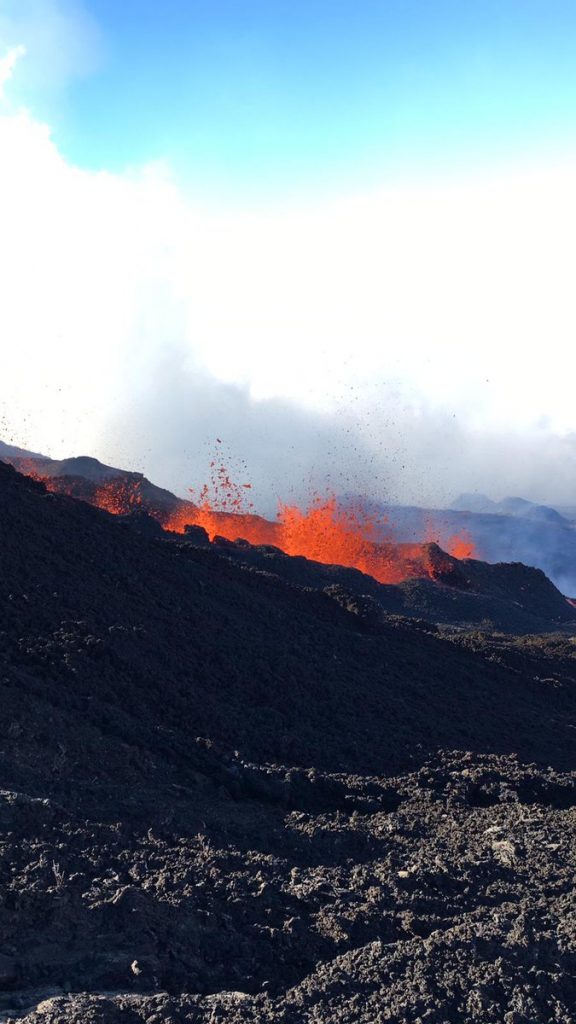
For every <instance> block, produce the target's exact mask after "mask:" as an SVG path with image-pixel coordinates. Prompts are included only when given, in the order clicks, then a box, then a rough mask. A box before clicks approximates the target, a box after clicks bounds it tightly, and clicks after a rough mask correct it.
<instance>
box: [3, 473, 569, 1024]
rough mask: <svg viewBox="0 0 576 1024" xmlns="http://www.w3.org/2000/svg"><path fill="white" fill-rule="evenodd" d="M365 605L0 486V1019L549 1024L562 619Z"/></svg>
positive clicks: (562, 871) (33, 487) (563, 927)
mask: <svg viewBox="0 0 576 1024" xmlns="http://www.w3.org/2000/svg"><path fill="white" fill-rule="evenodd" d="M439 586H440V585H439ZM374 600H375V599H374V598H370V599H366V601H365V602H363V601H361V600H360V599H357V598H354V597H350V596H348V597H345V596H343V593H342V590H337V591H336V592H328V593H326V592H323V591H321V590H317V589H314V588H312V587H308V588H303V587H301V586H298V585H296V584H295V583H288V582H287V581H286V580H284V579H281V578H280V577H279V576H278V575H277V574H274V573H270V572H263V571H262V569H260V568H258V567H257V566H255V565H246V564H245V563H242V561H240V560H238V559H236V558H231V557H230V556H229V553H227V552H226V551H224V550H220V551H219V550H218V548H217V547H211V548H208V549H202V548H198V547H195V546H194V545H191V544H189V543H188V544H187V543H176V542H174V541H171V540H167V539H164V538H162V537H157V536H152V535H151V536H146V534H145V533H143V532H142V531H141V530H138V529H134V528H133V526H132V525H131V524H130V523H122V522H119V521H117V520H114V519H113V517H110V516H108V515H107V514H106V513H103V512H101V511H99V510H97V509H94V508H91V507H89V506H87V505H83V504H81V503H80V502H76V501H74V500H73V499H70V498H65V497H61V496H58V495H48V494H46V493H45V491H44V490H43V488H42V486H41V485H38V484H34V483H33V482H32V481H29V480H25V479H24V478H22V477H19V476H18V475H17V474H16V473H15V472H14V471H13V470H11V469H10V468H9V467H4V466H1V465H0V613H1V618H0V708H1V714H2V730H1V734H0V1021H4V1022H7V1021H23V1022H25V1024H56V1022H60V1021H62V1022H74V1024H81V1022H82V1024H84V1022H88V1024H93V1022H115V1021H118V1022H119V1024H136V1022H149V1024H181V1022H182V1024H184V1022H186V1024H188V1022H198V1024H200V1022H202V1024H204V1022H206V1024H208V1022H216V1021H229V1022H252V1024H256V1022H258V1024H260V1022H264V1024H265V1022H267V1021H269V1022H282V1024H284V1022H285V1024H296V1022H298V1024H300V1022H308V1021H310V1022H312V1021H315V1022H322V1024H324V1022H326V1024H332V1022H354V1024H356V1022H362V1024H368V1022H370V1024H373V1022H376V1021H393V1022H408V1021H409V1022H414V1024H417V1022H426V1024H446V1022H451V1024H457V1022H458V1024H460V1022H464V1024H466V1022H479V1021H486V1022H504V1024H534V1022H543V1024H548V1022H552V1021H555V1022H562V1024H568V1022H572V1021H573V1020H574V1019H575V1014H576V910H575V906H574V898H573V886H574V876H575V868H576V863H575V861H576V850H575V844H574V826H575V824H576V773H575V771H574V767H575V755H576V662H575V659H574V651H575V642H574V641H575V638H574V635H573V633H572V632H571V630H570V628H569V624H565V625H564V627H563V632H561V633H560V632H550V633H541V634H540V635H534V636H530V635H525V636H518V637H516V636H513V635H510V634H504V633H499V634H495V633H486V632H483V631H478V630H462V629H456V630H451V629H450V627H449V626H447V625H444V626H443V627H442V628H441V629H440V630H438V627H437V626H435V625H434V624H430V623H426V622H422V621H415V620H408V619H404V618H402V617H400V616H391V617H390V616H388V617H387V616H386V615H384V614H383V613H382V614H379V613H378V609H377V608H375V605H374Z"/></svg>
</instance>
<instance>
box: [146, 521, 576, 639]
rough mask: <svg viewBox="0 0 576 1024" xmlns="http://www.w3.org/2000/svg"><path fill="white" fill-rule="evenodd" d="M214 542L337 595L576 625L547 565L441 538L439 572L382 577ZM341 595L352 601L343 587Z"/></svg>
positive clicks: (432, 611)
mask: <svg viewBox="0 0 576 1024" xmlns="http://www.w3.org/2000/svg"><path fill="white" fill-rule="evenodd" d="M135 525H136V522H135ZM215 546H216V547H217V548H219V549H220V550H221V551H222V553H223V554H226V555H227V556H228V557H229V558H231V559H233V560H235V561H237V562H244V563H246V564H247V565H250V566H253V567H255V568H258V569H261V570H263V571H265V572H268V573H273V574H274V575H277V576H280V577H281V578H282V579H284V580H286V581H287V582H289V583H295V584H297V585H298V586H300V587H314V588H316V589H325V588H331V589H332V592H333V593H334V596H335V598H338V591H337V590H334V587H335V586H336V587H340V588H344V590H347V591H349V592H351V593H352V594H356V595H369V596H370V597H372V598H374V600H375V601H377V602H378V604H379V605H380V606H381V607H382V608H383V609H384V610H385V611H386V612H388V613H391V614H397V615H405V616H409V617H411V618H414V617H417V618H425V619H429V620H431V621H432V622H435V623H438V624H450V625H460V626H468V627H474V626H482V627H483V628H484V629H492V630H499V631H501V632H505V633H536V632H550V631H551V630H558V629H563V628H565V629H568V630H574V629H576V609H575V608H574V606H573V605H571V604H570V603H569V602H568V601H567V600H566V598H565V597H564V596H563V595H562V594H561V593H560V591H559V590H557V588H556V587H555V586H554V584H553V583H551V582H550V580H549V579H548V578H547V577H546V576H545V575H544V573H543V572H542V570H541V569H534V568H531V567H530V566H526V565H522V564H521V563H519V562H516V563H512V564H505V563H502V564H496V565H489V564H488V563H486V562H481V561H478V560H476V559H473V558H467V559H464V560H462V561H461V560H459V559H457V558H453V557H452V556H451V555H448V554H446V552H445V551H442V550H441V548H439V547H438V545H437V544H423V545H421V547H422V551H423V553H424V556H425V558H427V561H428V563H429V564H430V567H431V572H432V573H433V574H434V576H435V578H414V579H409V580H406V581H405V582H404V583H400V584H383V583H378V582H377V580H375V579H373V578H372V577H371V576H367V575H366V574H365V573H362V572H360V571H359V570H358V569H351V568H347V567H345V566H341V565H324V564H322V563H320V562H313V561H310V559H307V558H303V557H300V556H296V557H291V556H289V555H286V554H284V552H283V551H280V550H279V549H278V548H274V547H268V546H262V547H253V546H252V545H247V544H246V543H243V542H242V541H240V542H237V543H230V542H229V541H226V540H224V539H223V538H220V537H217V538H215ZM339 600H340V603H342V604H345V603H346V600H345V595H344V594H343V593H341V594H340V597H339ZM352 603H353V602H352Z"/></svg>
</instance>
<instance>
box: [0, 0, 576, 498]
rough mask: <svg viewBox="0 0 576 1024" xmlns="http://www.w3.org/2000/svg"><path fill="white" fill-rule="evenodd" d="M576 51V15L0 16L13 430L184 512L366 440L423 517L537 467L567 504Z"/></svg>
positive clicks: (220, 11)
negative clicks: (209, 491)
mask: <svg viewBox="0 0 576 1024" xmlns="http://www.w3.org/2000/svg"><path fill="white" fill-rule="evenodd" d="M575 53H576V4H575V3H574V0H570V2H568V0H545V2H544V0H538V2H536V0H516V2H512V0H458V2H456V0H382V2H381V3H375V2H367V0H356V2H355V3H352V2H350V3H341V2H340V3H339V2H338V0H332V2H330V3H328V2H325V0H316V2H314V0H308V2H306V3H305V2H303V0H291V2H290V3H287V2H285V0H267V2H266V3H264V2H263V0H246V2H242V0H205V2H202V3H200V2H196V0H178V2H176V0H163V2H162V3H160V2H159V0H155V2H151V0H0V154H1V157H0V224H1V225H2V230H1V231H0V284H1V286H2V302H1V303H0V338H10V339H11V344H10V345H9V346H5V348H4V349H3V351H2V357H3V363H2V373H1V374H0V426H1V424H2V423H3V422H5V423H9V424H11V427H10V431H11V433H10V436H12V437H13V439H14V441H15V443H18V444H20V445H21V446H23V447H29V448H31V449H34V450H44V451H47V452H48V453H50V454H53V455H58V456H65V455H69V454H70V453H71V452H83V453H86V452H89V453H92V454H95V455H100V457H102V458H103V459H104V461H109V462H117V463H120V464H126V465H132V466H134V467H135V468H140V469H143V470H144V471H145V472H147V473H148V475H149V476H152V477H153V478H154V479H157V480H158V482H160V483H164V484H166V485H167V486H170V487H173V488H178V487H181V486H182V485H184V484H185V483H186V482H188V483H191V484H192V483H194V484H198V482H200V483H201V482H202V476H201V469H198V471H197V472H195V473H192V472H191V469H190V464H189V462H188V461H187V460H188V459H189V457H190V452H195V451H196V452H197V451H200V450H203V448H202V445H203V444H204V441H205V440H206V439H207V438H211V437H213V436H220V437H224V438H225V439H227V440H231V439H232V441H234V442H235V441H236V439H238V438H241V439H242V444H241V446H240V448H239V450H238V451H237V454H238V456H239V457H240V456H241V457H242V458H248V455H249V453H250V450H252V454H253V456H254V460H255V462H256V463H257V464H258V465H260V466H262V465H264V464H266V465H275V464H276V462H277V453H278V451H279V450H280V449H281V448H282V446H283V445H284V444H285V440H286V429H287V428H286V423H287V422H288V419H289V416H288V412H289V411H290V410H292V413H293V415H294V417H295V422H296V421H298V422H300V423H302V422H303V421H302V420H301V419H300V420H298V416H300V414H301V415H303V416H304V417H305V418H306V416H308V415H310V416H312V417H313V422H312V420H311V421H310V424H312V425H311V426H310V431H312V433H311V434H310V437H309V443H308V442H306V441H302V442H301V444H300V446H299V448H300V450H301V451H303V452H307V451H308V450H309V451H310V452H311V453H313V452H314V451H315V450H316V449H315V443H314V436H313V435H314V431H315V430H316V426H314V424H316V423H317V420H316V419H314V417H321V418H322V417H328V418H330V417H333V419H332V420H331V421H330V422H334V423H335V422H338V423H341V422H342V420H343V418H344V420H346V417H347V416H352V418H353V419H354V423H355V426H354V430H360V429H361V430H362V431H364V433H363V435H362V436H363V437H364V439H365V443H366V444H367V445H368V447H369V448H370V451H373V453H374V458H375V460H376V464H377V465H378V466H379V467H380V469H381V473H382V479H388V474H389V473H390V472H391V466H392V463H393V461H394V460H393V459H392V458H391V457H390V452H398V453H400V454H399V455H398V459H397V462H398V465H400V466H401V467H402V473H401V474H400V477H399V478H398V480H399V483H398V486H399V491H398V493H400V492H401V493H402V494H403V497H404V498H406V499H409V500H411V501H412V500H417V501H418V500H421V499H422V500H426V501H428V502H433V501H440V502H441V503H442V502H443V501H444V499H445V498H446V497H447V496H448V498H449V497H450V491H451V490H452V489H454V492H456V491H461V490H474V489H475V487H479V488H480V489H481V490H484V491H486V492H487V493H490V494H494V495H495V496H498V493H507V492H510V491H513V492H517V493H520V494H524V495H526V496H528V497H531V496H537V497H538V496H539V500H548V499H549V497H550V494H547V492H546V490H545V489H544V490H543V489H541V488H540V483H539V481H540V479H541V475H542V474H541V469H540V466H541V464H542V461H543V459H544V454H543V452H544V450H546V452H548V453H549V455H548V456H546V457H550V459H552V461H553V462H554V467H555V468H554V472H553V473H552V472H551V474H550V477H549V479H550V480H552V478H553V479H554V481H555V484H554V487H555V494H556V495H563V496H564V499H565V500H567V501H569V502H571V503H573V501H574V486H575V485H574V481H575V480H576V407H575V404H574V385H573V381H574V379H575V376H576V307H575V305H574V298H573V292H574V283H573V276H574V274H573V264H574V254H573V253H574V238H575V237H576V188H575V182H576V145H575V141H576V61H575V60H574V54H575ZM102 172H105V173H102ZM87 367H89V372H87ZM175 393H177V394H178V395H179V396H180V398H179V401H175V400H174V394H175ZM287 410H288V411H287ZM343 410H344V412H343ZM346 410H348V411H347V412H346ZM292 413H291V415H292ZM119 416H120V418H121V423H122V425H121V426H119V425H118V424H119V419H118V417H119ZM2 417H4V420H3V419H2ZM122 417H123V418H122ZM306 422H308V421H307V420H306ZM322 422H324V420H322ZM346 422H348V420H346ZM254 423H256V424H257V426H256V427H255V428H254V430H253V431H251V430H250V429H249V428H250V425H251V424H254ZM166 424H168V426H169V427H170V431H169V434H170V437H169V438H168V435H167V433H166V430H167V429H168V427H167V426H166ZM351 429H352V428H351ZM303 430H304V428H303ZM454 431H456V433H454ZM4 432H5V433H6V430H5V431H4ZM248 435H250V436H248ZM305 436H307V435H306V431H304V432H303V433H302V435H301V437H305ZM162 438H163V439H164V440H163V441H162V443H161V439H162ZM250 438H252V440H250ZM251 445H252V449H251ZM263 445H264V446H266V447H267V450H268V454H269V460H268V462H267V463H266V460H265V459H264V456H263V455H261V449H262V446H263ZM122 446H123V447H122ZM542 446H544V447H542ZM550 446H551V447H550ZM143 451H148V452H154V453H155V454H154V455H153V456H152V455H148V456H147V461H146V462H145V463H144V462H142V461H140V459H141V455H142V452H143ZM471 451H474V452H475V453H476V455H475V457H474V458H471V457H470V452H471ZM552 451H553V452H554V453H556V454H554V455H553V456H552V455H550V452H552ZM495 453H496V454H495ZM506 453H507V454H506ZM262 460H264V461H262ZM169 465H170V466H171V469H170V470H168V468H167V467H168V466H169ZM495 466H500V479H504V478H505V481H506V484H505V487H504V488H503V489H502V490H501V488H500V486H499V483H498V480H497V479H496V478H495V475H494V473H495ZM409 467H411V468H409ZM431 467H432V468H431ZM280 469H281V466H280ZM409 473H411V474H412V476H411V478H410V479H409V478H408V474H409ZM264 475H265V474H264ZM546 486H548V484H546ZM424 495H426V497H424ZM452 496H453V494H452Z"/></svg>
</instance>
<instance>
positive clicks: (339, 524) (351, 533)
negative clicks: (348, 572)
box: [164, 494, 474, 583]
mask: <svg viewBox="0 0 576 1024" xmlns="http://www.w3.org/2000/svg"><path fill="white" fill-rule="evenodd" d="M187 524H190V525H196V526H202V527H204V529H205V530H206V532H207V533H208V535H209V537H210V539H211V540H213V539H214V537H215V536H218V535H219V536H222V537H225V538H226V539H227V540H238V539H239V538H242V539H244V540H247V541H249V542H250V543H251V544H273V545H274V546H275V547H278V548H281V550H282V551H284V552H285V553H286V554H287V555H293V556H294V555H296V556H304V557H305V558H309V559H311V560H313V561H315V562H323V563H324V564H327V565H343V566H348V567H351V568H354V569H359V570H360V571H361V572H365V573H367V574H368V575H370V576H373V577H374V578H375V579H377V580H378V581H379V582H380V583H400V582H402V581H403V580H406V579H410V578H415V577H422V576H429V577H432V578H439V577H440V575H449V574H450V572H451V569H452V565H451V563H450V560H449V559H448V558H446V557H445V556H442V553H441V552H439V551H437V552H436V554H435V557H434V560H433V559H432V555H431V553H430V546H431V545H430V544H429V543H428V544H427V543H411V544H400V543H397V542H395V541H394V540H393V539H392V532H393V531H392V528H391V527H390V526H389V524H387V523H385V522H383V521H377V520H375V519H371V518H370V517H369V516H368V515H367V513H365V512H364V511H363V510H361V509H354V508H348V507H345V508H344V507H340V506H339V505H338V502H337V500H336V498H335V497H333V496H332V497H328V498H322V497H320V496H318V497H316V498H315V499H314V500H313V501H312V503H311V505H310V507H309V508H308V509H306V510H303V509H301V508H299V507H298V506H296V505H283V504H281V505H280V508H279V511H278V519H277V522H275V523H272V522H270V521H268V520H266V519H261V518H260V517H259V516H256V515H254V514H252V513H245V512H240V511H237V512H235V513H233V514H229V513H226V512H221V511H218V510H216V509H215V508H214V506H213V504H212V503H211V502H210V501H209V500H208V498H207V496H206V494H204V497H203V502H202V504H201V505H200V506H198V507H197V509H196V510H195V511H194V512H193V514H192V517H191V516H190V512H187V513H184V514H181V513H180V512H178V513H176V515H175V516H171V517H170V518H169V519H168V520H167V521H166V522H165V523H164V528H165V529H169V530H173V531H175V532H184V529H185V526H186V525H187ZM383 528H384V529H385V530H386V532H387V533H388V536H389V538H390V539H388V540H386V541H381V540H377V539H376V538H377V537H378V536H380V535H381V534H382V532H383ZM449 544H450V548H451V549H452V550H451V551H450V552H449V553H450V554H452V555H453V556H454V557H456V558H462V557H465V558H470V557H472V556H473V552H474V545H473V542H472V541H471V539H470V538H469V537H468V536H465V535H462V536H459V535H454V536H453V537H451V538H450V541H449ZM457 551H461V552H462V554H457Z"/></svg>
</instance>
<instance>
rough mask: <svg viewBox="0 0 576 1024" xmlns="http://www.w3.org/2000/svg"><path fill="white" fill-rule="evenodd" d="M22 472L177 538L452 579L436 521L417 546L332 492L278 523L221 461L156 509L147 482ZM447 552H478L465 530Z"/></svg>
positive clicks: (387, 573) (283, 513)
mask: <svg viewBox="0 0 576 1024" xmlns="http://www.w3.org/2000/svg"><path fill="white" fill-rule="evenodd" d="M18 468H19V469H20V470H21V471H22V472H24V473H26V474H27V475H29V476H32V477H33V478H34V479H36V480H41V481H42V482H43V483H44V484H45V485H46V487H47V488H48V489H49V490H52V491H55V492H58V493H60V494H62V493H66V494H69V495H71V496H73V497H79V498H82V499H84V500H86V501H89V502H90V503H91V504H93V505H96V506H97V507H98V508H102V509H105V510H106V511H107V512H110V513H112V514H113V515H129V514H130V513H132V512H134V511H135V510H138V509H139V510H142V511H144V512H146V513H148V514H149V515H151V516H153V518H154V519H156V520H157V521H158V522H159V523H160V525H161V526H162V528H163V529H164V530H166V531H169V532H172V533H181V534H184V533H185V532H186V529H187V527H189V526H198V527H202V528H203V529H204V530H205V531H206V533H207V534H208V537H209V539H210V540H213V539H214V538H215V537H223V538H224V539H226V540H229V541H236V540H239V539H242V540H245V541H248V543H250V544H253V545H272V546H274V547H277V548H280V549H281V550H282V551H283V552H284V553H285V554H287V555H295V556H301V557H304V558H308V559H311V560H313V561H316V562H322V563H324V564H327V565H342V566H347V567H350V568H355V569H359V570H360V571H361V572H364V573H366V574H368V575H370V576H372V577H374V579H376V580H378V582H380V583H391V584H392V583H401V582H402V581H404V580H407V579H411V578H421V577H430V578H432V579H438V578H441V577H442V576H445V575H447V574H448V575H449V574H450V572H451V571H452V563H451V561H450V560H448V559H446V560H445V562H444V561H443V559H442V556H441V554H439V552H438V549H437V548H435V553H434V558H432V557H431V555H430V544H435V543H437V542H438V541H439V537H438V532H437V531H436V529H435V524H434V522H433V521H432V520H429V521H428V523H427V527H426V535H425V536H423V537H421V538H419V539H415V540H414V542H412V543H399V542H398V541H397V540H396V539H395V535H394V534H395V531H394V524H393V523H392V522H390V521H389V520H388V518H387V517H383V516H377V515H374V514H370V513H369V512H368V511H367V510H366V509H365V508H364V507H363V505H362V504H360V503H359V504H350V503H344V502H342V501H339V500H338V498H337V497H336V496H335V495H333V494H325V495H322V494H313V495H312V496H311V498H310V500H309V502H308V503H307V505H306V506H305V507H300V506H299V505H297V504H288V503H285V502H282V501H280V502H279V504H278V513H277V517H276V520H275V521H271V520H269V519H265V518H263V517H262V516H259V515H257V514H256V512H255V506H254V502H253V501H252V500H251V499H250V497H249V495H250V493H251V490H252V485H251V484H250V483H248V482H244V483H237V482H236V481H235V480H234V479H233V476H232V474H231V472H230V470H229V468H228V467H227V466H226V465H224V464H223V463H222V462H221V461H220V460H217V459H214V460H213V461H212V462H211V463H210V482H209V483H207V484H205V485H204V486H203V487H202V488H201V490H200V492H199V494H198V495H197V496H196V494H195V492H194V490H193V489H190V495H191V500H189V501H183V500H178V499H176V500H175V502H174V504H173V506H172V507H170V508H167V507H165V506H163V507H159V505H157V504H155V502H154V499H153V498H151V497H150V495H149V494H148V493H147V489H146V485H147V481H145V479H144V477H141V476H140V475H139V474H122V475H120V474H119V475H117V476H115V477H111V478H108V479H104V480H103V481H102V482H97V483H94V485H93V486H87V485H86V480H85V479H82V480H79V478H77V477H74V476H52V475H49V474H46V473H44V472H43V471H42V468H41V466H40V465H39V464H38V462H37V461H36V460H26V461H24V460H22V461H21V462H20V463H19V465H18ZM442 547H443V549H444V550H445V551H446V552H447V553H448V554H449V555H451V556H453V557H454V558H457V559H466V558H475V557H477V552H476V550H475V545H474V543H473V541H472V539H471V538H470V537H469V536H468V535H467V533H466V531H462V532H461V533H459V534H452V535H450V536H448V537H443V538H442Z"/></svg>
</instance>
